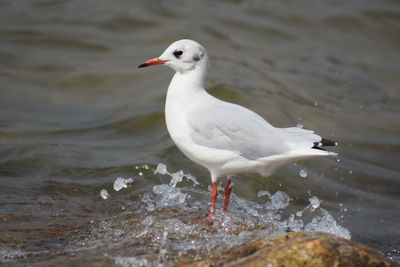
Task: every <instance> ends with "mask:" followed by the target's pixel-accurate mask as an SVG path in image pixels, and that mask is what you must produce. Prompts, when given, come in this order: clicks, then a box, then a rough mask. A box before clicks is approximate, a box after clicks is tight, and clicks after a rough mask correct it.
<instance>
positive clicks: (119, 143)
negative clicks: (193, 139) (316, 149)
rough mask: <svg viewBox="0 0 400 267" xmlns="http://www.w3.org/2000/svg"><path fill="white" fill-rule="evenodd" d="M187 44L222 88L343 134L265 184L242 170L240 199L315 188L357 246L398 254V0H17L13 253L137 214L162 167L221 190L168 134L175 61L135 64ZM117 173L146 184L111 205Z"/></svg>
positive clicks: (7, 219)
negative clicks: (326, 150)
mask: <svg viewBox="0 0 400 267" xmlns="http://www.w3.org/2000/svg"><path fill="white" fill-rule="evenodd" d="M182 38H190V39H194V40H197V41H198V42H200V43H201V44H203V45H204V46H205V47H206V49H207V50H208V54H209V57H210V61H211V66H212V68H211V73H210V74H209V78H208V80H207V87H208V88H209V92H210V93H211V94H213V95H216V96H218V97H220V98H223V99H225V100H228V101H232V102H235V103H238V104H241V105H244V106H246V107H248V108H250V109H252V110H254V111H256V112H257V113H259V114H260V115H262V116H263V117H264V118H266V119H268V120H269V121H270V122H271V123H272V124H274V125H276V126H280V127H288V126H294V125H296V124H303V125H304V127H305V128H309V129H314V130H316V132H318V133H319V134H321V135H323V136H325V137H327V138H331V139H335V140H337V141H338V142H339V144H340V145H339V147H337V148H335V149H334V150H335V151H336V152H338V153H339V157H338V158H337V159H335V158H323V159H312V160H308V161H304V162H299V163H297V164H296V165H289V166H286V167H285V168H283V169H281V170H280V171H279V172H277V173H276V174H275V175H273V176H272V177H269V178H267V179H263V178H261V177H259V176H257V175H242V176H238V177H236V179H235V184H236V185H235V189H234V190H235V191H234V192H235V194H236V195H237V196H239V197H240V198H243V199H246V200H249V201H254V202H257V201H258V197H257V192H258V191H260V190H269V191H270V192H275V191H277V190H281V191H283V192H285V193H286V194H288V195H289V196H290V197H291V198H292V199H293V201H292V205H293V206H294V207H304V206H305V205H307V203H308V198H309V197H310V196H311V195H315V196H317V197H318V198H319V199H320V200H321V201H322V203H321V206H322V207H323V208H324V209H326V210H328V211H329V212H330V213H331V214H332V215H333V217H334V218H335V219H336V220H337V221H338V223H340V225H342V226H344V227H346V228H347V229H348V230H349V231H350V232H351V235H352V240H355V241H358V242H361V243H364V244H367V245H369V246H372V247H374V248H377V249H379V250H381V251H382V252H384V253H385V254H386V255H389V256H393V257H395V258H396V257H398V253H399V252H398V251H399V248H400V167H399V166H400V152H399V151H400V123H399V122H400V115H399V112H400V107H399V106H400V89H399V82H400V78H399V74H400V53H399V49H400V2H398V1H374V0H367V1H361V0H355V1H344V0H332V1H328V0H324V1H321V0H319V1H316V0H305V1H295V0H285V1H206V0H203V1H109V0H108V1H107V0H102V1H67V0H64V1H6V0H5V1H1V2H0V93H1V94H0V181H1V182H0V216H1V218H2V220H1V221H0V225H1V230H0V231H1V232H0V233H1V235H2V236H3V237H2V238H0V239H1V240H0V241H1V244H0V246H1V248H2V252H1V253H0V257H1V258H0V259H2V260H5V261H7V262H10V259H11V258H13V257H14V258H15V259H11V262H13V261H12V260H16V261H17V262H18V260H19V258H18V253H20V252H21V251H24V253H26V252H29V251H31V250H38V249H43V250H49V251H51V250H53V249H56V250H57V249H59V248H60V247H62V246H65V243H66V242H68V240H67V239H54V238H53V239H52V238H49V237H46V236H45V237H43V236H39V235H35V234H34V233H35V231H34V229H44V228H46V229H47V228H49V227H50V228H51V227H53V228H54V225H56V226H57V225H63V226H65V225H81V224H84V223H87V222H90V221H93V220H95V221H99V220H102V218H104V216H112V215H115V214H118V213H120V212H121V206H122V207H123V210H125V208H126V207H128V208H129V209H131V210H134V209H135V206H129V205H128V204H127V203H129V201H135V200H137V199H138V198H139V197H141V196H142V195H143V194H145V193H146V192H151V191H152V188H153V187H154V186H155V185H158V184H161V183H168V181H169V179H167V178H165V177H164V178H163V177H162V176H157V175H153V174H152V169H154V168H155V166H156V165H157V164H158V163H160V162H163V163H165V164H166V165H167V166H168V168H169V169H171V170H174V171H177V170H183V171H184V172H185V173H191V174H192V175H194V176H195V177H196V179H197V180H198V181H199V182H200V184H201V185H200V186H199V188H200V190H203V191H206V190H207V187H208V184H209V182H210V181H209V176H208V173H207V171H206V170H204V169H203V168H201V167H199V166H197V165H195V164H194V163H192V162H190V161H189V160H188V159H186V158H185V156H184V155H183V154H181V153H180V152H179V151H178V149H177V148H176V147H175V146H174V144H173V143H172V141H171V140H170V138H169V136H168V133H167V131H166V127H165V122H164V114H163V109H164V98H165V94H166V88H167V86H168V83H169V81H170V79H171V77H172V74H173V73H172V71H171V70H169V69H167V68H161V67H156V68H152V69H146V70H142V69H141V70H138V69H137V68H136V67H137V65H138V64H140V63H142V62H143V61H144V60H147V59H149V58H152V57H156V56H159V55H160V54H161V53H162V52H163V51H164V49H165V48H166V47H167V46H168V45H169V44H170V43H171V42H173V41H175V40H178V39H182ZM302 168H305V169H306V170H307V177H306V178H302V177H300V175H299V171H300V170H301V169H302ZM118 176H122V177H133V178H134V181H135V182H134V183H133V184H132V186H131V187H129V190H125V191H124V193H121V194H120V195H119V197H115V198H111V199H110V200H107V201H106V202H105V201H104V200H103V199H101V198H100V196H99V192H100V190H101V189H103V188H107V189H109V191H111V190H110V189H111V188H112V183H113V182H114V180H115V179H116V177H118ZM178 186H180V185H178ZM182 186H183V187H185V186H187V187H190V186H191V183H186V184H185V183H183V184H182ZM105 203H106V204H105ZM124 205H126V206H124ZM202 213H204V214H206V213H207V210H206V209H204V210H203V211H202ZM26 228H29V229H30V230H29V231H27V230H26ZM50 228H49V229H50ZM24 229H25V230H24ZM32 229H33V230H32ZM73 230H74V229H71V236H73V233H74V231H73ZM10 244H14V247H13V246H11V245H10ZM18 244H19V245H18ZM21 244H22V245H21ZM10 248H11V249H10ZM13 249H18V250H17V252H16V250H13ZM13 253H14V254H13ZM10 255H11V256H10ZM25 255H26V254H25ZM396 255H397V256H396ZM50 257H51V256H50Z"/></svg>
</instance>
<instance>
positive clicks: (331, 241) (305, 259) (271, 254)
mask: <svg viewBox="0 0 400 267" xmlns="http://www.w3.org/2000/svg"><path fill="white" fill-rule="evenodd" d="M219 254H220V255H211V256H210V257H209V258H208V259H206V260H203V261H198V262H191V263H190V262H188V261H187V259H186V262H185V260H184V261H182V262H181V264H178V266H226V267H230V266H235V267H237V266H241V267H258V266H263V267H276V266H279V267H292V266H293V267H297V266H304V267H305V266H321V267H324V266H327V267H328V266H329V267H330V266H346V267H347V266H349V267H352V266H354V267H356V266H385V267H386V266H387V267H389V266H393V267H394V266H400V264H398V263H396V262H394V261H392V260H390V259H388V258H387V257H385V256H384V255H382V254H381V253H380V252H379V251H377V250H375V249H372V248H369V247H366V246H364V245H360V244H357V243H355V242H352V241H349V240H346V239H343V238H340V237H337V236H334V235H331V234H327V233H296V232H291V233H288V234H287V235H286V236H282V237H280V238H276V239H273V240H268V239H265V240H257V241H255V242H252V243H250V244H246V245H243V246H239V247H236V248H233V249H230V250H228V251H225V252H222V253H221V252H220V253H219Z"/></svg>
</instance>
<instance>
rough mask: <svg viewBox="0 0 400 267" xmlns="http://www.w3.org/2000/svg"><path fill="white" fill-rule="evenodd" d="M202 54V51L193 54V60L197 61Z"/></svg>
mask: <svg viewBox="0 0 400 267" xmlns="http://www.w3.org/2000/svg"><path fill="white" fill-rule="evenodd" d="M203 56H204V52H202V53H201V54H200V55H199V54H195V55H194V56H193V60H194V61H199V60H200V59H201V58H202V57H203Z"/></svg>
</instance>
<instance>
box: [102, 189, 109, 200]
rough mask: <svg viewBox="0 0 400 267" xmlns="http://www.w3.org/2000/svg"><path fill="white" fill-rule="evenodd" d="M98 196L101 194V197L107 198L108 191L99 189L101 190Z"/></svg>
mask: <svg viewBox="0 0 400 267" xmlns="http://www.w3.org/2000/svg"><path fill="white" fill-rule="evenodd" d="M100 196H101V198H102V199H107V198H109V197H110V194H109V193H108V191H107V190H105V189H101V191H100Z"/></svg>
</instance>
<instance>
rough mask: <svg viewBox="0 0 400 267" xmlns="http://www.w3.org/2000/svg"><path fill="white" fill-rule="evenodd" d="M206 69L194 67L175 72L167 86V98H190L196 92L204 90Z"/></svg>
mask: <svg viewBox="0 0 400 267" xmlns="http://www.w3.org/2000/svg"><path fill="white" fill-rule="evenodd" d="M206 73H207V70H206V69H203V68H196V69H194V70H191V71H188V72H184V73H181V72H176V73H175V75H174V77H173V78H172V80H171V83H170V84H169V87H168V93H167V101H168V98H170V99H171V98H173V99H190V98H193V97H194V96H195V94H196V93H198V92H203V91H205V89H204V80H205V77H206Z"/></svg>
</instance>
